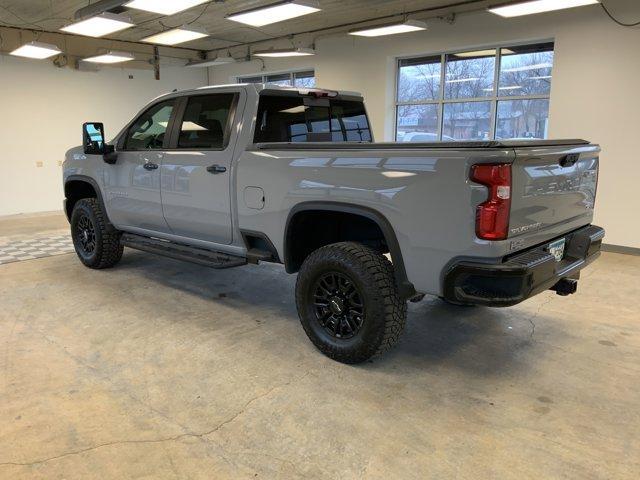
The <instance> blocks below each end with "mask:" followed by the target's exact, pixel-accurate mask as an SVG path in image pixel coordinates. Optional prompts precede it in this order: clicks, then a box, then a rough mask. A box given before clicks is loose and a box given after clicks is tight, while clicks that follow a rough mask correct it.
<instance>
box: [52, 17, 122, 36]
mask: <svg viewBox="0 0 640 480" xmlns="http://www.w3.org/2000/svg"><path fill="white" fill-rule="evenodd" d="M133 26H134V24H133V22H132V21H131V19H130V18H129V17H127V16H126V15H116V14H114V13H109V12H105V13H101V14H100V15H96V16H95V17H90V18H87V19H85V20H80V21H79V22H76V23H72V24H71V25H67V26H66V27H63V28H61V29H60V30H62V31H63V32H67V33H75V34H77V35H86V36H87V37H96V38H97V37H103V36H105V35H109V34H110V33H114V32H119V31H121V30H124V29H126V28H131V27H133Z"/></svg>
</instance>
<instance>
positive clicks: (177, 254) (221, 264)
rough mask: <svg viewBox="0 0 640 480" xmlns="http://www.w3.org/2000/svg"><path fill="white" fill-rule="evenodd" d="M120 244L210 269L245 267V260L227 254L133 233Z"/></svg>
mask: <svg viewBox="0 0 640 480" xmlns="http://www.w3.org/2000/svg"><path fill="white" fill-rule="evenodd" d="M120 243H122V245H124V246H125V247H130V248H135V249H136V250H142V251H144V252H149V253H155V254H158V255H163V256H165V257H170V258H175V259H176V260H184V261H186V262H191V263H197V264H198V265H204V266H205V267H211V268H231V267H239V266H241V265H246V263H247V259H246V258H244V257H238V256H236V255H229V254H228V253H222V252H215V251H213V250H206V249H204V248H198V247H191V246H189V245H182V244H179V243H173V242H169V241H166V240H160V239H158V238H151V237H143V236H142V235H135V234H133V233H123V234H122V237H120Z"/></svg>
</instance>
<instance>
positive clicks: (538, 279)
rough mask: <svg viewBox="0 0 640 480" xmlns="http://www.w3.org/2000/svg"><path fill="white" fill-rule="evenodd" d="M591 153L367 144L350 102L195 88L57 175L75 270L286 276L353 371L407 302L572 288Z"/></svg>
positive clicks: (340, 96) (566, 143) (395, 325)
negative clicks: (265, 268)
mask: <svg viewBox="0 0 640 480" xmlns="http://www.w3.org/2000/svg"><path fill="white" fill-rule="evenodd" d="M599 151H600V150H599V148H598V146H596V145H592V144H590V143H589V142H586V141H583V140H553V141H532V142H521V141H486V142H444V143H373V137H372V133H371V128H370V125H369V121H368V118H367V114H366V110H365V108H364V103H363V99H362V97H361V96H360V95H359V94H357V93H353V92H335V91H328V90H321V89H294V88H278V87H274V86H270V85H262V84H244V85H228V86H217V87H204V88H200V89H196V90H189V91H183V92H175V93H171V94H168V95H164V96H162V97H159V98H157V99H155V100H154V101H152V102H151V103H150V104H149V105H147V106H146V107H145V108H144V109H143V110H142V111H141V112H140V113H139V114H138V115H137V116H136V117H135V118H134V119H133V120H132V121H131V122H130V123H129V124H128V125H126V126H125V127H124V128H123V129H122V131H121V132H120V133H119V134H118V135H117V136H116V137H115V139H114V140H113V141H112V142H109V143H107V142H106V141H105V139H104V127H103V125H102V124H101V123H97V122H90V123H85V124H84V125H83V145H82V146H80V147H77V148H73V149H71V150H69V151H68V152H67V155H66V160H65V162H64V193H65V197H66V199H65V211H66V213H67V216H68V218H69V221H70V223H71V235H72V237H73V242H74V245H75V249H76V252H77V254H78V257H79V258H80V260H81V261H82V263H84V264H85V265H86V266H87V267H90V268H96V269H100V268H107V267H112V266H114V265H115V264H116V263H118V261H119V260H120V258H121V256H122V253H123V247H124V246H127V247H131V248H135V249H139V250H144V251H147V252H152V253H156V254H160V255H165V256H168V257H172V258H176V259H181V260H186V261H190V262H195V263H198V264H201V265H205V266H209V267H213V268H228V267H236V266H241V265H245V264H247V263H253V264H256V263H258V262H261V261H262V262H276V263H282V264H284V267H285V269H286V271H287V272H290V273H295V272H298V278H297V283H296V293H295V297H296V304H297V309H298V313H299V316H300V320H301V323H302V326H303V327H304V330H305V331H306V333H307V335H308V336H309V338H310V339H311V341H312V342H313V343H314V344H315V345H316V347H317V348H318V349H319V350H321V351H322V352H323V353H324V354H326V355H328V356H329V357H331V358H333V359H335V360H338V361H341V362H345V363H357V362H362V361H364V360H367V359H368V358H370V357H372V356H374V355H377V354H380V353H382V352H384V351H386V350H387V349H389V348H390V347H391V346H393V345H394V344H395V343H396V342H397V340H398V338H399V336H400V334H401V332H402V330H403V327H404V324H405V318H406V301H407V300H412V301H417V300H420V299H421V298H422V297H423V296H424V295H425V294H431V295H437V296H439V297H441V298H442V299H443V300H445V301H447V302H450V303H453V304H459V305H487V306H497V307H498V306H510V305H514V304H517V303H519V302H521V301H523V300H525V299H527V298H528V297H531V296H532V295H535V294H537V293H540V292H542V291H544V290H549V289H550V290H554V291H555V292H556V293H558V294H560V295H568V294H571V293H574V292H575V291H576V285H577V279H578V277H579V273H580V270H581V269H582V268H583V267H585V266H586V265H587V264H589V263H590V262H592V261H593V260H594V259H596V258H597V257H598V255H599V252H600V246H601V242H602V238H603V236H604V231H603V229H602V228H599V227H597V226H594V225H591V221H592V217H593V207H594V202H595V196H596V186H597V180H598V154H599Z"/></svg>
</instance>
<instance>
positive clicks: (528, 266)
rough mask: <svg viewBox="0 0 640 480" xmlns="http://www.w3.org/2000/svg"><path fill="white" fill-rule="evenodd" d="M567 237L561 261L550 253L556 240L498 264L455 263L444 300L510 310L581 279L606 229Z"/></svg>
mask: <svg viewBox="0 0 640 480" xmlns="http://www.w3.org/2000/svg"><path fill="white" fill-rule="evenodd" d="M563 237H564V238H565V239H566V244H565V253H564V257H563V259H562V260H561V261H560V262H557V261H556V259H555V258H554V256H553V255H552V254H551V253H549V252H548V251H547V247H548V246H549V244H550V243H553V242H554V241H555V240H557V238H556V239H552V240H550V241H548V242H545V243H544V244H542V245H538V246H537V247H533V248H531V249H529V250H526V251H525V252H519V253H516V254H514V255H512V256H509V257H506V258H505V259H504V261H503V262H502V263H498V264H487V263H482V262H481V261H477V260H473V259H470V260H463V261H460V262H457V263H454V264H453V265H452V266H451V267H450V268H449V270H448V271H447V273H446V274H445V279H444V292H443V293H444V297H445V298H446V299H447V300H450V301H452V302H455V303H464V304H474V305H486V306H491V307H508V306H511V305H515V304H517V303H520V302H522V301H523V300H526V299H527V298H529V297H532V296H533V295H536V294H538V293H540V292H542V291H544V290H548V289H550V288H551V287H553V286H554V285H556V284H557V283H558V282H559V281H560V280H562V279H563V278H572V279H577V278H578V277H579V274H580V270H582V269H583V268H584V267H586V266H587V265H589V264H590V263H591V262H593V261H594V260H595V259H596V258H598V256H599V255H600V249H601V245H602V238H603V237H604V229H602V228H601V227H598V226H595V225H589V226H587V227H583V228H580V229H578V230H575V231H573V232H570V233H568V234H566V235H562V236H560V237H558V238H563ZM478 260H479V259H478Z"/></svg>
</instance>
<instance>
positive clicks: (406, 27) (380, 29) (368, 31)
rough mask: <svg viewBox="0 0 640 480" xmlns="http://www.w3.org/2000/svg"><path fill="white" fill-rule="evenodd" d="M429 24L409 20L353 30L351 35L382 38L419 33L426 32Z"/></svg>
mask: <svg viewBox="0 0 640 480" xmlns="http://www.w3.org/2000/svg"><path fill="white" fill-rule="evenodd" d="M426 29H427V24H426V23H424V22H419V21H418V20H407V21H406V22H402V23H391V24H388V25H381V26H377V27H368V28H361V29H358V30H352V31H350V32H349V35H357V36H359V37H381V36H383V35H396V34H398V33H409V32H417V31H419V30H426Z"/></svg>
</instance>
